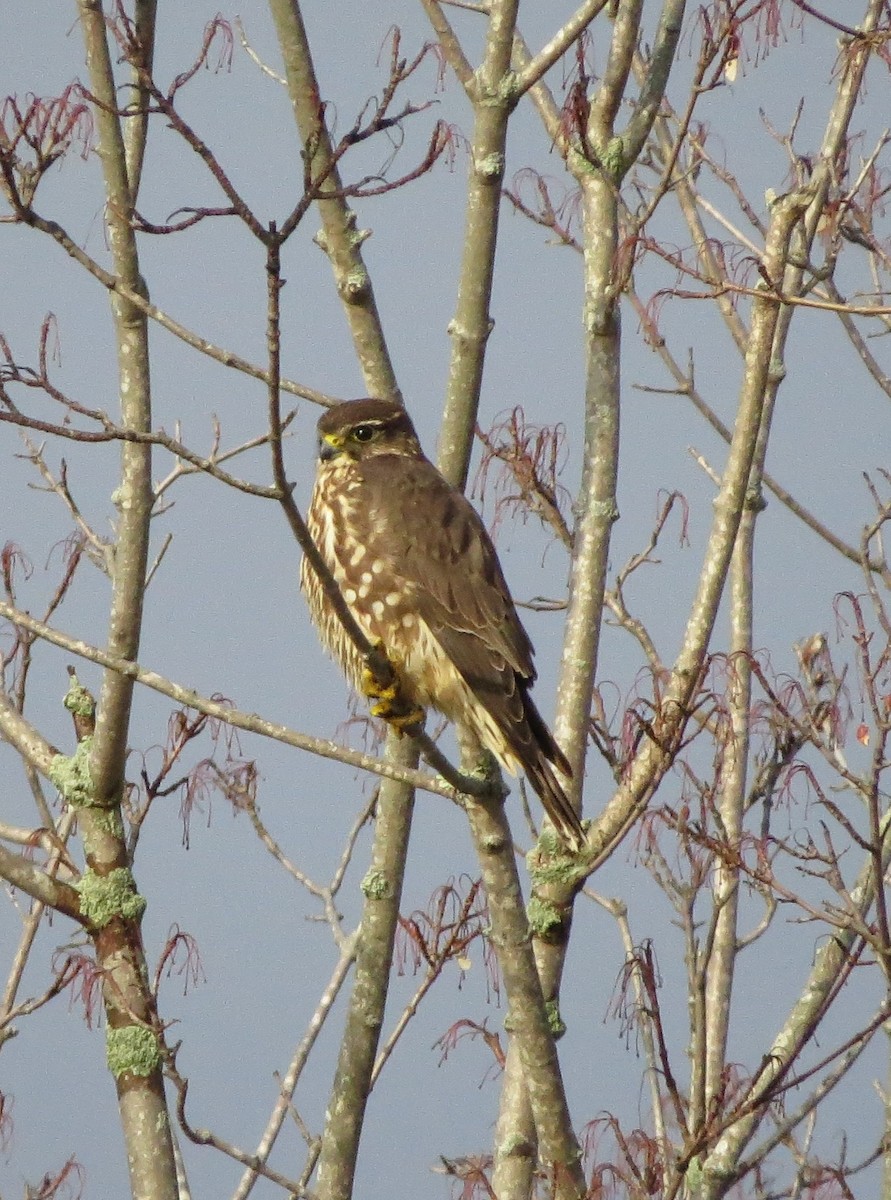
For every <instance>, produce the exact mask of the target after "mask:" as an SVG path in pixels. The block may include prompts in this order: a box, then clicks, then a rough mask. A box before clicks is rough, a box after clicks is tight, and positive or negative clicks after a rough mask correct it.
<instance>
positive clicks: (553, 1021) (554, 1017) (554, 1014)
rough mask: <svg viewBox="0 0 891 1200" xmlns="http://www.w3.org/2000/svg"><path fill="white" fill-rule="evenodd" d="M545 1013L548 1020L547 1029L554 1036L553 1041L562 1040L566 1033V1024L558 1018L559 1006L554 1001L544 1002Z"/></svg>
mask: <svg viewBox="0 0 891 1200" xmlns="http://www.w3.org/2000/svg"><path fill="white" fill-rule="evenodd" d="M545 1013H546V1014H547V1018H548V1029H550V1031H551V1033H552V1034H553V1036H554V1039H555V1040H556V1039H557V1038H562V1037H563V1034H564V1033H565V1032H566V1022H565V1021H564V1020H563V1018H562V1017H561V1016H560V1005H559V1004H558V1002H557V1001H556V1000H546V1001H545Z"/></svg>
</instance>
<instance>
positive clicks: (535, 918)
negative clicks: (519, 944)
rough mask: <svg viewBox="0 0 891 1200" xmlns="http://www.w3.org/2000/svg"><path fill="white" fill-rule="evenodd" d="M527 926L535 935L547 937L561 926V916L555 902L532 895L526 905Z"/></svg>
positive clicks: (556, 931) (552, 934)
mask: <svg viewBox="0 0 891 1200" xmlns="http://www.w3.org/2000/svg"><path fill="white" fill-rule="evenodd" d="M526 916H527V918H528V920H529V928H530V929H531V930H532V932H533V934H534V935H535V936H536V937H540V938H544V939H546V940H547V939H548V938H549V937H553V936H554V935H555V934H556V933H558V932H559V930H560V929H562V927H563V916H562V914H561V912H560V910H559V908H557V906H556V905H555V904H550V903H549V902H548V901H547V900H543V899H542V898H541V897H540V896H532V897H531V899H530V900H529V903H528V904H527V905H526Z"/></svg>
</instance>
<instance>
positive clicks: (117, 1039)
mask: <svg viewBox="0 0 891 1200" xmlns="http://www.w3.org/2000/svg"><path fill="white" fill-rule="evenodd" d="M105 1057H106V1061H107V1062H108V1069H109V1071H111V1073H112V1075H114V1077H115V1079H119V1078H120V1077H121V1075H151V1073H152V1071H155V1070H157V1068H158V1067H159V1066H160V1065H161V1049H160V1047H159V1046H158V1038H157V1036H156V1034H155V1032H154V1030H151V1029H146V1028H145V1026H144V1025H124V1026H123V1027H122V1028H120V1029H111V1028H108V1029H106V1032H105Z"/></svg>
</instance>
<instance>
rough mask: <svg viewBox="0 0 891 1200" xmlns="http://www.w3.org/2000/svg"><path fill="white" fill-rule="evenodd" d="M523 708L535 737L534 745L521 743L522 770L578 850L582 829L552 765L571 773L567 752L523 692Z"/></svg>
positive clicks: (560, 830) (549, 813) (558, 829)
mask: <svg viewBox="0 0 891 1200" xmlns="http://www.w3.org/2000/svg"><path fill="white" fill-rule="evenodd" d="M523 708H524V709H525V713H526V720H527V722H528V724H529V729H530V730H531V732H532V736H533V738H534V743H533V745H531V746H524V747H523V748H522V752H521V753H520V754H518V757H519V758H520V762H521V765H522V767H523V770H524V771H525V772H526V777H527V778H528V780H529V782H530V783H531V784H532V786H533V787H534V788H535V791H536V792H537V793H538V798H539V800H541V802H542V805H543V806H544V810H545V812H546V813H547V814H548V816H549V817H550V818H551V821H552V822H553V825H554V828H555V829H556V830H557V832H558V833H559V834H560V836H561V837H562V838H563V840H564V841H565V842H566V843H567V844H568V845H570V846H571V847H572V848H573V849H574V850H580V849H581V848H582V846H583V845H584V844H585V831H584V829H582V823H581V821H580V820H579V817H578V813H577V812H576V811H575V809H574V808H573V806H572V803H571V801H570V799H569V797H568V796H567V795H566V792H565V791H564V790H563V788H562V787H561V785H560V783H559V781H558V779H557V776H556V775H555V774H554V770H553V767H552V766H551V764H552V763H553V764H554V766H556V767H558V768H559V769H560V770H561V771H562V772H563V774H564V775H566V776H567V777H568V778H569V777H571V776H572V768H571V767H570V765H569V763H568V762H567V760H566V755H565V754H564V753H563V751H562V750H561V749H560V747H559V746H558V745H557V743H556V742H555V741H554V735H553V734H552V733H551V731H550V729H548V727H547V725H546V724H545V723H544V720H543V718H542V716H541V713H540V712H539V711H538V709H537V708H536V707H535V704H534V703H533V702H532V699H531V697H530V696H529V695H528V693H527V692H525V691H524V693H523Z"/></svg>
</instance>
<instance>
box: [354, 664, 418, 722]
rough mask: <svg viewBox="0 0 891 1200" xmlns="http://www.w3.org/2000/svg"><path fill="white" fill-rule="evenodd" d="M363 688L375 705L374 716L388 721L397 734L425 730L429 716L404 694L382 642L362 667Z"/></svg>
mask: <svg viewBox="0 0 891 1200" xmlns="http://www.w3.org/2000/svg"><path fill="white" fill-rule="evenodd" d="M361 686H362V692H363V694H364V695H365V696H366V697H367V698H368V699H369V700H373V701H374V703H373V704H372V705H371V715H372V716H373V717H380V718H381V720H383V721H386V722H387V724H388V725H391V726H392V727H393V728H394V729H395V730H396V732H397V733H399V734H403V733H409V734H411V733H414V732H417V731H418V730H419V729H420V728H422V727H423V724H424V717H425V715H426V714H425V712H424V710H423V708H419V707H418V705H417V704H413V703H412V702H411V701H410V700H409V699H408V698H407V697H406V696H405V694H404V693H403V690H402V686H401V684H400V680H399V673H398V671H397V670H396V668H395V667H394V666H393V663H392V662H391V661H390V659H389V657H388V656H387V652H386V650H385V649H384V644H383V642H380V641H379V642H377V643H376V645H375V647H374V651H373V652H372V654H370V655H369V656H368V658H367V659H366V661H365V663H364V664H363V666H362V679H361Z"/></svg>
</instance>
